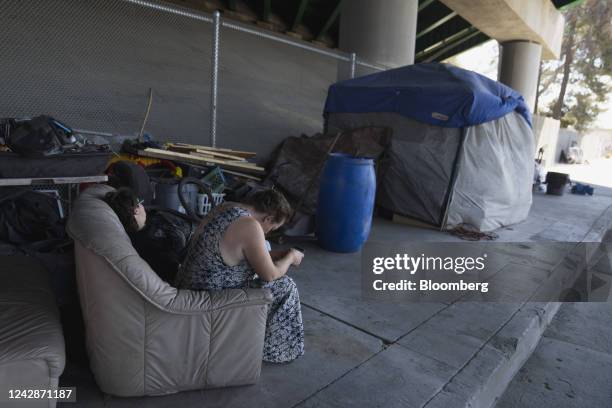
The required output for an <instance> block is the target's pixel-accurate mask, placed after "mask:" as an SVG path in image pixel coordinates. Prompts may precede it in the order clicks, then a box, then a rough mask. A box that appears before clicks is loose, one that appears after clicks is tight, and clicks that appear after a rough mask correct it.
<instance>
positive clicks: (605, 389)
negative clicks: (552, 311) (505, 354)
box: [496, 303, 612, 408]
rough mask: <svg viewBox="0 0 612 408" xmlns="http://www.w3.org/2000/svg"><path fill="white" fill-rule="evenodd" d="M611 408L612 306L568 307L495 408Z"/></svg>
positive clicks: (555, 320) (569, 304)
mask: <svg viewBox="0 0 612 408" xmlns="http://www.w3.org/2000/svg"><path fill="white" fill-rule="evenodd" d="M609 406H612V305H611V304H610V303H566V304H564V305H563V306H562V307H561V309H560V311H559V313H558V314H557V315H556V316H555V318H554V319H553V321H552V323H551V325H550V326H549V327H548V329H547V330H546V332H545V333H544V337H543V338H542V341H541V342H540V344H539V345H538V347H537V348H536V350H535V352H534V353H533V354H532V356H531V357H530V358H529V360H528V361H527V363H526V364H525V365H524V366H523V368H521V370H520V371H519V373H518V374H517V375H516V377H515V378H514V380H513V381H512V383H510V385H509V387H508V389H507V390H506V392H505V393H504V394H503V396H502V397H501V399H500V401H499V402H498V403H497V405H496V408H514V407H522V408H536V407H537V408H600V407H609Z"/></svg>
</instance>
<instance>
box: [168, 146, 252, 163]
mask: <svg viewBox="0 0 612 408" xmlns="http://www.w3.org/2000/svg"><path fill="white" fill-rule="evenodd" d="M172 145H173V146H180V147H191V148H192V149H193V150H209V151H213V152H218V153H225V154H231V155H233V156H240V157H244V158H245V159H249V158H251V157H255V156H257V153H255V152H247V151H242V150H232V149H225V148H221V147H210V146H201V145H193V144H188V143H178V142H177V143H172Z"/></svg>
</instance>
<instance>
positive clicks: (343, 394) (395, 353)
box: [62, 194, 612, 408]
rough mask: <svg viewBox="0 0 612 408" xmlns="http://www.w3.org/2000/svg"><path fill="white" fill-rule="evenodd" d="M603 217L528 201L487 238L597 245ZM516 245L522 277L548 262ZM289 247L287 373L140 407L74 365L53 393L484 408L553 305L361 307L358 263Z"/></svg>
mask: <svg viewBox="0 0 612 408" xmlns="http://www.w3.org/2000/svg"><path fill="white" fill-rule="evenodd" d="M611 205H612V195H610V196H608V195H606V194H597V195H595V196H593V197H584V196H573V195H565V196H563V197H555V196H546V195H539V194H538V195H535V196H534V205H533V208H532V210H531V214H530V217H529V219H528V220H527V221H525V222H524V223H521V224H518V225H515V226H512V227H509V228H505V229H502V230H500V231H498V232H499V235H500V238H499V241H501V242H509V243H510V242H513V243H527V244H528V243H530V242H531V243H533V242H547V241H555V240H556V241H573V242H580V241H583V240H584V239H587V238H588V239H594V238H596V237H598V236H599V237H600V238H601V235H602V234H601V233H602V231H604V230H605V228H604V227H603V225H604V224H605V225H609V224H608V223H609V219H608V218H606V219H605V222H604V221H602V214H603V213H604V212H605V211H606V210H607V209H608V208H609V207H610V206H611ZM607 215H608V216H609V215H612V212H608V213H607ZM593 225H598V226H599V228H598V229H596V230H594V229H593V228H592V226H593ZM594 231H595V232H594ZM370 240H372V241H383V242H390V243H391V242H398V241H413V242H422V241H429V242H453V241H455V242H456V241H459V239H458V238H456V237H454V236H451V235H449V234H447V233H441V232H439V231H435V230H428V229H419V228H414V227H409V226H406V225H401V224H394V223H391V222H388V221H385V220H380V219H376V220H375V223H374V227H373V231H372V234H371V236H370ZM527 244H525V245H522V244H521V245H518V246H515V248H518V249H517V251H518V252H517V253H512V251H508V254H507V255H508V257H509V258H510V262H511V263H513V264H514V265H515V266H516V267H519V266H520V267H522V268H523V269H524V270H525V271H526V273H530V271H531V270H534V271H535V269H537V268H535V269H534V268H531V269H530V268H529V265H533V262H532V261H536V262H540V263H542V264H546V263H547V262H549V261H548V260H547V259H546V257H545V256H543V255H540V254H538V252H537V251H536V250H534V249H533V248H532V247H531V246H530V245H527ZM299 245H300V246H301V247H304V248H305V249H306V253H307V256H306V257H305V260H304V262H303V264H302V266H301V267H300V268H299V269H296V270H295V271H292V272H291V276H292V277H293V278H294V279H295V280H296V282H297V284H298V288H299V290H300V296H301V300H302V305H303V310H304V325H305V328H306V354H305V355H304V356H303V357H301V358H300V359H298V360H297V361H295V362H293V363H290V364H287V365H280V366H276V365H267V364H266V365H264V367H263V370H262V377H261V379H260V381H259V383H258V384H256V385H254V386H249V387H239V388H231V389H219V390H203V391H193V392H184V393H180V394H177V395H173V396H167V397H151V398H114V397H108V398H106V399H104V398H103V396H102V395H101V393H100V392H99V391H96V387H95V385H94V384H92V379H91V377H88V376H87V375H82V376H79V375H71V370H75V369H80V370H82V371H81V372H86V371H84V370H86V368H83V367H82V365H81V366H80V368H79V367H75V366H74V365H73V366H72V368H71V366H69V368H68V369H67V370H66V374H65V375H64V377H63V380H62V383H63V384H64V385H66V386H68V385H76V386H77V387H78V388H79V389H81V388H82V389H83V390H86V391H87V392H86V393H83V394H79V393H78V391H77V395H80V397H79V402H78V403H77V405H76V406H90V405H91V406H111V407H112V406H151V407H161V406H175V405H178V404H181V405H183V406H185V407H192V406H193V407H195V406H201V405H202V406H223V407H244V406H262V407H294V406H298V407H345V406H360V407H363V406H366V407H369V406H386V407H387V406H391V407H393V406H397V407H400V406H402V407H428V408H432V407H445V408H448V407H467V406H471V407H489V406H491V405H492V404H493V403H494V402H495V401H496V399H497V398H498V397H499V396H500V395H501V394H502V393H503V391H504V390H505V388H506V386H507V385H508V384H509V383H510V381H511V380H512V378H513V377H514V375H515V374H516V373H517V372H518V370H519V369H520V368H521V366H522V365H523V363H524V362H525V361H526V360H527V359H528V358H529V356H530V355H531V352H532V351H533V350H534V349H535V347H536V345H537V344H538V342H539V340H540V338H541V336H542V333H543V332H544V330H545V329H546V327H547V326H548V323H549V322H550V320H551V319H552V318H553V316H554V315H555V313H556V312H557V310H558V307H559V305H560V304H559V303H556V302H549V303H526V301H527V300H528V299H529V297H530V296H531V294H530V293H525V295H524V296H523V297H522V298H520V299H516V300H514V301H512V302H504V303H491V302H489V303H484V302H456V303H406V304H399V303H384V302H378V301H374V300H366V299H363V298H362V296H361V286H360V285H361V279H360V273H361V271H360V268H361V267H360V254H335V253H330V252H326V251H324V250H322V249H320V248H319V247H318V246H317V245H316V244H315V243H313V242H300V243H299ZM509 248H510V247H509ZM529 259H532V261H529V262H528V260H529ZM535 273H538V271H535ZM501 276H503V274H502V275H501ZM72 372H74V371H72ZM64 378H65V380H64ZM71 406H75V405H71Z"/></svg>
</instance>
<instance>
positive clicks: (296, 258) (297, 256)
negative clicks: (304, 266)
mask: <svg viewBox="0 0 612 408" xmlns="http://www.w3.org/2000/svg"><path fill="white" fill-rule="evenodd" d="M287 256H290V257H291V259H292V260H291V265H293V266H300V264H301V263H302V259H304V253H303V252H300V251H298V250H297V249H295V248H291V249H290V250H289V252H288V253H287Z"/></svg>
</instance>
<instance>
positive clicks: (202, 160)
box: [138, 148, 266, 175]
mask: <svg viewBox="0 0 612 408" xmlns="http://www.w3.org/2000/svg"><path fill="white" fill-rule="evenodd" d="M138 154H139V155H141V156H145V157H155V158H157V159H167V160H178V161H184V162H186V163H193V164H204V165H211V164H218V165H219V166H221V167H223V168H226V167H227V168H228V169H229V170H236V171H245V172H248V173H250V172H252V173H256V174H262V175H263V174H265V173H266V169H264V168H263V167H252V166H245V165H243V164H237V163H228V162H227V161H225V160H219V159H215V158H212V159H211V158H207V157H198V156H195V155H191V154H185V153H177V152H171V151H168V150H160V149H151V148H147V149H145V150H139V151H138Z"/></svg>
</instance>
